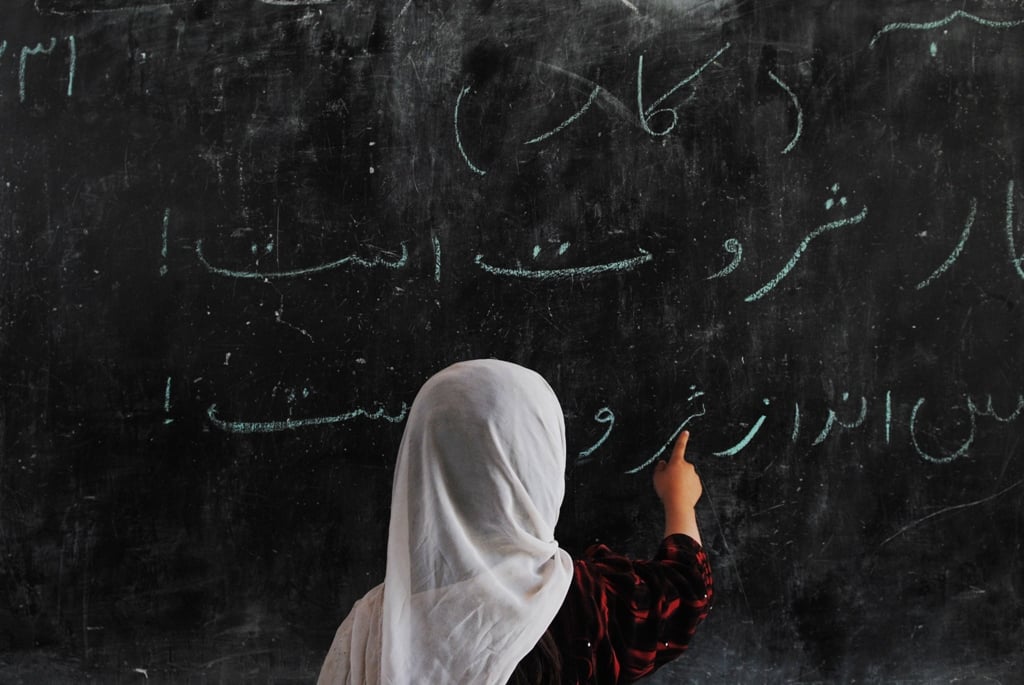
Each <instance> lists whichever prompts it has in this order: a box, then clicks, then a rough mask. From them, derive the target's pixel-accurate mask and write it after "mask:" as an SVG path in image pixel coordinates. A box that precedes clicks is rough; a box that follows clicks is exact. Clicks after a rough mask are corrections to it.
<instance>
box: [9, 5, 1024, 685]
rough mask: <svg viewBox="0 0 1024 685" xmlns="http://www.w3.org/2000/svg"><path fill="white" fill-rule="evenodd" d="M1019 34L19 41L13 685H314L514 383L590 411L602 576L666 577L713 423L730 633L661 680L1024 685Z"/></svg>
mask: <svg viewBox="0 0 1024 685" xmlns="http://www.w3.org/2000/svg"><path fill="white" fill-rule="evenodd" d="M955 12H960V13H959V14H954V13H955ZM1021 22H1024V8H1021V7H1020V6H1019V4H1018V3H1012V2H967V3H962V2H957V3H952V2H916V1H898V2H887V3H881V2H807V1H802V2H786V3H780V2H725V1H723V2H712V1H709V2H682V1H680V2H669V1H668V0H634V2H626V0H603V1H601V2H598V1H596V0H579V1H577V2H562V1H550V0H549V1H546V2H540V1H538V2H526V1H521V0H510V1H508V2H501V1H499V0H494V1H487V0H479V1H477V2H449V1H437V2H431V1H428V0H397V1H395V2H380V3H374V2H344V1H341V0H339V1H337V2H322V3H316V2H308V3H298V2H288V1H286V0H277V1H276V2H270V1H269V0H265V1H264V2H259V1H255V0H220V1H217V0H194V1H193V0H182V1H174V0H172V1H169V2H164V3H159V2H149V1H148V0H36V1H35V2H31V1H28V0H15V1H13V2H8V3H5V5H4V14H3V18H2V21H0V41H4V42H3V43H0V45H2V46H3V50H2V52H0V388H2V393H0V681H2V682H5V683H7V682H11V683H16V682H82V681H84V680H89V679H91V680H93V681H97V682H111V683H142V682H149V683H222V682H223V683H233V682H252V683H269V682H276V683H283V682H308V681H311V680H313V679H314V678H315V675H316V673H317V670H318V669H319V665H320V662H321V660H322V658H323V655H324V654H325V652H326V649H327V646H328V645H329V643H330V641H331V638H332V636H333V633H334V630H335V628H336V627H337V625H338V623H339V622H340V621H341V619H342V618H343V616H344V615H345V614H346V613H347V611H348V609H349V607H350V606H351V604H352V602H353V601H354V600H355V599H356V598H358V597H359V596H361V595H362V593H364V592H365V591H366V590H368V589H369V588H370V587H372V586H373V585H375V584H376V583H378V582H380V580H381V579H382V577H383V572H384V560H385V539H386V529H387V519H388V509H389V499H390V486H391V473H392V467H393V464H394V454H395V452H396V448H397V444H398V440H399V438H400V435H401V431H402V423H401V420H400V419H401V418H402V416H403V414H404V406H405V405H407V404H408V403H409V402H411V400H412V398H413V396H414V395H415V392H416V390H417V389H418V388H419V386H420V385H421V384H422V382H423V381H424V380H425V379H426V378H427V377H428V376H430V375H431V374H432V373H434V372H435V371H437V370H439V369H440V368H442V367H443V366H445V365H447V364H449V363H451V362H454V361H457V360H460V359H465V358H470V357H485V356H496V357H501V358H506V359H510V360H513V361H517V362H519V363H522V364H525V365H528V366H530V367H533V368H535V369H537V370H538V371H539V372H541V373H542V374H543V375H544V376H545V377H546V378H547V379H548V380H549V381H550V383H551V384H552V386H553V387H554V388H555V390H556V392H557V393H558V395H559V397H560V398H561V400H562V403H563V407H564V410H565V413H566V420H567V430H568V440H569V450H570V465H569V468H568V474H567V478H568V488H567V499H566V503H565V507H564V509H563V513H562V519H561V523H560V526H559V539H560V541H561V542H562V544H563V546H564V547H566V548H567V549H568V550H570V552H573V553H579V552H580V551H582V549H583V548H584V547H585V546H586V545H588V544H590V543H591V542H593V541H595V540H601V541H603V542H606V543H608V544H610V545H612V546H614V547H615V548H616V549H619V550H621V551H625V552H629V553H632V554H636V555H646V554H649V553H651V552H652V551H653V549H654V546H655V545H656V543H657V541H658V538H659V533H660V529H661V520H660V516H661V512H660V507H659V505H658V503H657V500H656V498H655V496H654V495H653V492H652V491H651V488H650V483H649V471H648V470H646V469H644V470H641V471H640V472H635V473H630V472H631V471H634V470H635V469H636V468H637V467H639V466H641V465H642V464H644V463H646V462H648V461H649V460H650V459H652V458H653V457H654V456H655V455H656V454H657V453H658V452H659V450H660V449H661V448H662V446H663V445H665V444H666V443H667V442H669V441H670V440H671V438H672V437H673V436H674V435H675V432H676V431H677V429H678V428H679V426H680V424H682V423H683V422H684V421H688V422H687V427H688V428H689V429H690V430H691V432H692V434H693V437H692V439H691V453H692V455H693V458H694V460H695V461H696V462H697V464H698V468H699V469H700V472H701V475H702V477H703V478H704V482H705V488H706V490H705V493H706V494H705V497H704V499H703V500H702V503H701V505H700V509H699V514H700V518H701V524H702V528H703V532H704V538H705V544H706V545H707V547H708V548H709V550H710V552H711V555H712V561H713V564H714V567H715V570H716V584H717V589H718V601H717V605H716V607H715V609H714V611H713V612H712V614H711V617H710V618H709V620H708V621H707V622H706V624H705V625H704V626H703V628H702V629H701V631H700V632H699V633H698V635H697V637H696V639H695V641H694V645H693V648H692V650H691V651H690V653H689V654H688V655H686V656H685V657H684V658H682V659H680V660H679V661H677V662H675V663H673V664H672V665H671V666H669V667H666V668H665V669H664V671H663V672H662V673H660V674H659V675H657V676H656V677H654V678H652V679H651V680H652V682H661V683H668V682H721V683H733V682H766V683H775V682H895V681H901V682H905V683H918V682H952V681H956V682H979V683H980V682H994V681H1000V682H1011V681H1013V680H1014V679H1015V678H1018V677H1019V674H1020V672H1021V671H1022V670H1024V557H1022V550H1021V543H1022V540H1024V506H1022V501H1024V485H1022V480H1024V464H1022V463H1021V459H1020V451H1021V435H1022V431H1021V426H1022V425H1024V417H1019V416H1018V415H1019V414H1021V413H1022V408H1024V395H1022V393H1024V377H1022V364H1024V352H1022V349H1021V340H1022V334H1024V321H1022V314H1024V309H1022V308H1021V305H1022V296H1024V265H1022V261H1021V260H1020V258H1019V257H1018V254H1024V227H1022V226H1021V223H1022V222H1021V219H1020V214H1021V212H1020V211H1019V210H1018V207H1017V206H1018V205H1020V204H1022V202H1024V188H1022V187H1021V182H1022V181H1024V174H1022V168H1021V161H1022V157H1024V80H1022V79H1021V74H1022V73H1024V24H1022V23H1021ZM716 54H717V57H715V55H716ZM713 57H714V59H712V58H713ZM638 90H639V93H638ZM638 100H639V103H640V104H638ZM641 110H643V113H642V114H641ZM574 117H575V118H574ZM570 120H571V121H570ZM567 121H569V123H568V125H565V126H563V123H564V122H567ZM549 132H554V133H553V134H552V135H549V136H547V137H543V134H546V133H549ZM541 137H542V138H543V139H542V140H539V141H537V142H528V141H531V140H534V139H536V138H541ZM965 227H966V229H967V230H965ZM965 235H966V240H964V241H962V238H963V237H964V236H965ZM730 239H733V240H734V241H735V242H730V243H728V245H726V241H728V240H730ZM961 241H962V244H961ZM958 245H960V247H958ZM741 250H742V254H741V256H740V259H739V261H738V263H737V264H736V265H735V268H734V269H733V270H732V271H729V272H728V273H722V272H723V270H724V269H725V268H726V267H727V266H728V265H729V264H730V263H731V262H732V261H733V259H734V256H735V255H737V254H739V253H740V251H741ZM403 251H404V252H403ZM403 254H405V255H407V256H406V257H405V258H403ZM634 258H640V259H639V260H638V261H634V262H628V263H627V264H626V265H624V266H623V267H622V268H621V269H617V270H616V269H611V268H610V267H611V266H614V265H616V264H618V263H621V262H623V261H624V260H630V259H634ZM643 260H646V261H643ZM788 263H789V264H791V265H792V266H791V268H790V269H788V270H787V269H786V268H784V267H786V266H787V264H788ZM484 265H490V266H494V267H502V268H505V269H510V270H512V271H511V272H505V273H497V274H496V273H491V272H489V271H487V270H485V268H484ZM600 265H605V266H608V267H609V268H608V269H606V270H603V271H602V270H593V269H591V270H588V269H587V267H595V266H600ZM321 267H322V268H321ZM716 274H717V276H716ZM713 276H715V277H713ZM777 276H781V278H778V277H777ZM773 284H774V285H773ZM766 285H768V286H773V287H770V288H768V289H767V290H762V287H763V286H766ZM759 292H763V296H760V297H750V296H752V295H755V294H757V293H759ZM701 393H703V394H701ZM602 410H603V411H602ZM612 416H614V423H613V422H612V420H611V417H612ZM388 417H391V418H394V419H397V420H396V421H388V420H387V418H388ZM595 417H598V418H599V419H600V420H597V418H595ZM289 420H290V421H291V423H289V422H288V421H289ZM609 427H611V431H610V432H609V433H608V437H607V439H606V440H605V441H604V442H603V443H601V444H600V446H599V447H598V448H597V449H596V450H594V451H593V452H591V453H589V454H588V455H587V456H585V457H582V458H579V457H578V456H577V455H579V453H580V452H586V451H587V450H588V448H590V447H591V446H593V445H594V444H595V443H597V442H598V441H599V440H600V439H601V438H602V436H603V435H604V434H605V433H606V431H607V430H608V429H609ZM747 437H749V438H750V439H749V441H746V442H744V439H745V438H747ZM734 447H737V448H739V449H731V448H734Z"/></svg>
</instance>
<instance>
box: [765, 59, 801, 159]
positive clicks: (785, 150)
mask: <svg viewBox="0 0 1024 685" xmlns="http://www.w3.org/2000/svg"><path fill="white" fill-rule="evenodd" d="M768 76H769V77H770V78H771V80H772V81H775V83H776V84H778V86H779V87H780V88H782V90H784V91H786V95H788V96H789V99H790V100H791V101H792V102H793V107H794V108H796V133H794V134H793V138H792V139H791V140H790V141H789V143H788V144H787V145H786V147H784V148H782V154H784V155H786V154H789V153H790V152H792V150H793V148H794V147H796V141H798V140H800V134H801V133H803V130H804V111H803V109H801V107H800V100H798V99H797V97H796V93H794V92H793V91H792V90H790V89H789V86H787V85H786V84H785V83H783V82H782V79H780V78H779V77H778V76H776V75H775V74H774V73H773V72H770V71H769V72H768Z"/></svg>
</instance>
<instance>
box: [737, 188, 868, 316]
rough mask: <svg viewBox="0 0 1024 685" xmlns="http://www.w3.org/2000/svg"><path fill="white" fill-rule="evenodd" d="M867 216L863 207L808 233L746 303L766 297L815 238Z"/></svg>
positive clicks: (748, 296)
mask: <svg viewBox="0 0 1024 685" xmlns="http://www.w3.org/2000/svg"><path fill="white" fill-rule="evenodd" d="M867 215H868V208H867V207H864V208H863V209H862V210H861V211H860V213H858V214H857V215H855V216H851V217H847V218H845V219H837V220H836V221H830V222H828V223H827V224H822V225H821V226H818V227H817V228H815V229H814V230H813V231H811V232H810V234H808V236H807V237H806V238H804V239H803V240H802V241H800V244H799V245H798V246H797V248H796V250H795V251H794V252H793V256H792V257H790V258H789V261H788V262H786V264H785V265H784V266H783V267H782V269H780V270H779V273H777V274H776V275H775V277H774V278H772V279H771V280H770V281H768V282H767V283H765V284H764V285H763V286H761V288H759V289H758V290H757V291H755V292H753V293H751V294H750V295H747V297H746V298H745V299H746V301H747V302H754V301H755V300H759V299H761V298H762V297H764V296H765V295H767V294H768V293H769V292H771V290H772V289H773V288H775V286H777V285H778V284H779V282H780V281H782V279H784V278H785V277H786V276H787V275H788V274H789V272H790V271H792V270H793V267H794V266H796V263H797V262H798V261H799V260H800V257H801V256H802V255H803V253H804V252H805V251H806V250H807V248H808V247H809V246H810V244H811V242H812V241H813V240H814V239H815V238H817V237H819V236H821V235H823V234H825V233H828V232H829V231H834V230H836V229H837V228H843V227H844V226H853V225H855V224H859V223H860V222H862V221H864V219H865V217H867Z"/></svg>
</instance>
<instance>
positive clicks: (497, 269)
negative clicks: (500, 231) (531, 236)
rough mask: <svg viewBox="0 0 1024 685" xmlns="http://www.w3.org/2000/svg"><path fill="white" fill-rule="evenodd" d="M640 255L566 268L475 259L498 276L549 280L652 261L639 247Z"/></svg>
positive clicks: (481, 256) (626, 268) (646, 252)
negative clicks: (495, 263) (528, 266)
mask: <svg viewBox="0 0 1024 685" xmlns="http://www.w3.org/2000/svg"><path fill="white" fill-rule="evenodd" d="M638 250H639V251H640V255H639V256H636V257H630V258H629V259H623V260H620V261H617V262H610V263H607V264H592V265H590V266H575V267H567V268H564V269H523V268H521V267H520V268H512V267H503V266H491V265H490V264H488V263H486V262H485V261H484V256H483V255H480V254H478V255H477V256H476V259H475V260H474V261H475V262H476V264H477V266H479V267H480V268H481V269H483V270H484V271H486V272H487V273H490V274H494V275H496V276H514V277H516V278H535V279H538V280H548V279H556V278H572V277H573V276H593V275H596V274H599V273H605V272H609V271H629V270H631V269H635V268H636V267H638V266H640V265H641V264H643V263H645V262H649V261H651V259H652V257H651V253H650V252H648V251H647V250H644V249H643V248H638Z"/></svg>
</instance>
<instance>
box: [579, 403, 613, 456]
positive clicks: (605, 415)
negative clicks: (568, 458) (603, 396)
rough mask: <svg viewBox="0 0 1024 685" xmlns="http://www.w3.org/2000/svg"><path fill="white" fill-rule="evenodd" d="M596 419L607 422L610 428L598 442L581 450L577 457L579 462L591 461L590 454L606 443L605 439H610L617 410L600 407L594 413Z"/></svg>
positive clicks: (599, 421)
mask: <svg viewBox="0 0 1024 685" xmlns="http://www.w3.org/2000/svg"><path fill="white" fill-rule="evenodd" d="M594 420H595V421H597V422H598V423H607V424H608V429H607V430H606V431H605V432H604V435H602V436H601V438H600V439H599V440H598V441H597V442H595V443H594V444H593V445H591V446H590V447H588V448H587V449H585V450H581V451H580V454H579V457H578V458H577V459H576V463H577V464H585V463H587V462H588V461H590V455H591V454H593V453H594V451H595V450H596V449H597V448H598V447H600V446H601V445H603V444H604V441H605V440H607V439H608V436H609V435H611V433H612V429H613V428H615V412H613V411H612V410H611V409H609V408H608V407H601V408H600V409H598V410H597V413H596V414H594Z"/></svg>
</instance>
